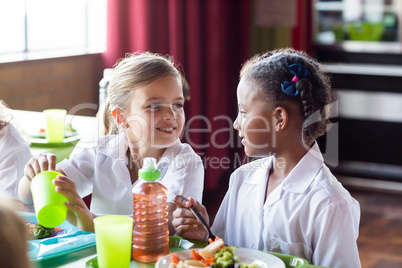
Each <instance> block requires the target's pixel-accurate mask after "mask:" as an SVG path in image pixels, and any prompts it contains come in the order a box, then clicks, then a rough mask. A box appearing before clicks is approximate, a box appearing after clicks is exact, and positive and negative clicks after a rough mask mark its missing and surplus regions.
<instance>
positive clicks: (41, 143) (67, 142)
mask: <svg viewBox="0 0 402 268" xmlns="http://www.w3.org/2000/svg"><path fill="white" fill-rule="evenodd" d="M80 138H81V137H80V135H74V136H69V137H66V138H65V139H64V140H63V141H62V142H48V141H47V139H46V138H45V137H42V136H30V138H29V142H30V143H31V145H30V146H31V147H42V148H49V147H67V146H71V145H74V146H75V145H76V144H77V143H78V141H79V140H80Z"/></svg>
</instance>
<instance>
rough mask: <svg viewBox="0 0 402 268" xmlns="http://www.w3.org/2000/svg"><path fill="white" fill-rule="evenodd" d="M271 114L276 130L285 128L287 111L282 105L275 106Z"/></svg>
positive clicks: (287, 121)
mask: <svg viewBox="0 0 402 268" xmlns="http://www.w3.org/2000/svg"><path fill="white" fill-rule="evenodd" d="M272 116H273V124H274V128H275V130H276V131H277V132H278V131H281V130H283V129H285V127H286V126H287V125H288V123H289V114H288V111H287V110H286V109H285V108H284V107H282V106H279V107H276V108H275V110H274V112H273V113H272Z"/></svg>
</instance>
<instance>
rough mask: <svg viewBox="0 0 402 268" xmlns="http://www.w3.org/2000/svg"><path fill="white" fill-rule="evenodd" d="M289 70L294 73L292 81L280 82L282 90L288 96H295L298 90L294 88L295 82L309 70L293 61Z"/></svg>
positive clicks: (307, 74)
mask: <svg viewBox="0 0 402 268" xmlns="http://www.w3.org/2000/svg"><path fill="white" fill-rule="evenodd" d="M289 72H290V73H291V74H293V75H294V77H293V79H292V81H285V82H282V83H281V87H282V91H283V92H284V93H285V94H287V95H289V96H297V95H298V94H299V91H298V90H297V88H296V82H297V81H298V80H300V79H303V78H306V77H308V76H309V75H310V73H309V71H308V70H307V69H306V67H304V66H303V65H301V64H299V63H294V64H292V65H290V66H289Z"/></svg>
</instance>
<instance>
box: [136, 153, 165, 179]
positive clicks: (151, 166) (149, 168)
mask: <svg viewBox="0 0 402 268" xmlns="http://www.w3.org/2000/svg"><path fill="white" fill-rule="evenodd" d="M138 176H139V177H140V178H141V179H143V180H146V181H154V180H157V179H159V178H160V176H161V172H160V170H158V169H157V168H156V159H155V158H153V157H146V158H144V161H143V163H142V168H141V169H140V170H139V172H138Z"/></svg>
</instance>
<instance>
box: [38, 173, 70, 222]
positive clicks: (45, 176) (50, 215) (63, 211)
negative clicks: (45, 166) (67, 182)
mask: <svg viewBox="0 0 402 268" xmlns="http://www.w3.org/2000/svg"><path fill="white" fill-rule="evenodd" d="M57 175H63V174H61V173H59V172H56V171H44V172H41V173H39V174H37V175H36V176H35V177H34V178H33V179H32V182H31V192H32V198H33V202H34V208H35V213H36V218H37V219H38V222H39V224H41V225H42V226H44V227H47V228H53V227H56V226H58V225H60V224H62V223H63V222H64V220H65V219H66V217H67V207H66V205H65V204H64V203H65V202H66V201H68V199H67V198H66V197H65V196H64V195H62V194H60V193H58V192H56V186H55V185H54V184H53V182H52V181H53V179H56V178H57Z"/></svg>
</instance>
